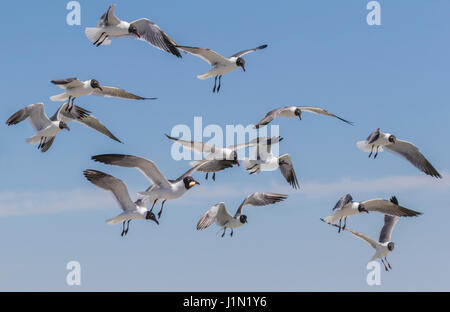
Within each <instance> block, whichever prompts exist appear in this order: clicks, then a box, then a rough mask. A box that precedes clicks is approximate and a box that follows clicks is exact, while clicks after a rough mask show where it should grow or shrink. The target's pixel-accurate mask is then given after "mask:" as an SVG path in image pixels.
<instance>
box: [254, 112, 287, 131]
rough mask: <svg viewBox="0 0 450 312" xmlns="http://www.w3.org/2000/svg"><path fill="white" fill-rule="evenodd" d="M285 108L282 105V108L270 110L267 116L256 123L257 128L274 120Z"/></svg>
mask: <svg viewBox="0 0 450 312" xmlns="http://www.w3.org/2000/svg"><path fill="white" fill-rule="evenodd" d="M284 109H286V107H281V108H277V109H274V110H271V111H270V112H268V113H267V114H266V116H264V118H263V119H261V120H260V121H259V122H258V123H257V124H256V125H255V128H256V129H258V128H260V127H261V126H265V125H267V124H269V123H270V122H271V121H272V120H274V119H275V117H277V116H278V115H279V114H280V112H281V111H283V110H284Z"/></svg>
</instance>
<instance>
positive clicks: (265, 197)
mask: <svg viewBox="0 0 450 312" xmlns="http://www.w3.org/2000/svg"><path fill="white" fill-rule="evenodd" d="M287 197H288V196H287V195H284V194H275V193H259V192H257V193H253V194H251V195H249V196H247V198H246V199H245V200H244V201H243V202H242V204H241V205H240V206H239V208H238V210H237V211H236V214H235V215H234V217H235V218H239V217H240V216H241V214H242V209H243V208H244V206H267V205H271V204H275V203H278V202H280V201H283V200H285V199H286V198H287Z"/></svg>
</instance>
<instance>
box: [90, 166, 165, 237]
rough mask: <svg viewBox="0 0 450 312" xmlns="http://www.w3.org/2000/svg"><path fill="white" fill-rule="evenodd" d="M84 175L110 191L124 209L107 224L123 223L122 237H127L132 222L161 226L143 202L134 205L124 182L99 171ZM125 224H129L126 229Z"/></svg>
mask: <svg viewBox="0 0 450 312" xmlns="http://www.w3.org/2000/svg"><path fill="white" fill-rule="evenodd" d="M83 173H84V176H85V177H86V179H88V180H89V181H90V182H91V183H92V184H94V185H96V186H98V187H100V188H102V189H104V190H107V191H110V192H111V193H112V194H113V195H114V197H115V199H116V200H117V203H118V204H119V206H120V208H122V210H123V212H122V213H121V214H119V215H118V216H117V217H115V218H111V219H108V220H106V223H107V224H110V225H114V224H118V223H120V222H122V234H121V236H124V235H127V233H128V230H129V229H130V222H131V220H152V221H154V222H156V224H159V222H158V220H156V217H155V215H154V214H153V212H151V211H148V210H147V208H146V207H145V205H144V203H143V202H142V200H140V199H138V200H137V201H135V202H134V203H133V201H132V200H131V198H130V194H129V193H128V188H127V186H126V185H125V183H123V182H122V180H120V179H117V178H115V177H113V176H110V175H109V174H106V173H104V172H101V171H97V170H85V171H84V172H83ZM125 223H127V227H126V228H125Z"/></svg>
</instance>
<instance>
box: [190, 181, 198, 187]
mask: <svg viewBox="0 0 450 312" xmlns="http://www.w3.org/2000/svg"><path fill="white" fill-rule="evenodd" d="M196 184H198V185H200V183H198V182H197V181H192V182H191V183H189V187H193V186H195V185H196Z"/></svg>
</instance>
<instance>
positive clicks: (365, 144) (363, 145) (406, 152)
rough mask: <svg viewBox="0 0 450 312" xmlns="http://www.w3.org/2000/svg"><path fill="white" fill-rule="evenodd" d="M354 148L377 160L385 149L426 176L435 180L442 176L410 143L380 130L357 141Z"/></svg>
mask: <svg viewBox="0 0 450 312" xmlns="http://www.w3.org/2000/svg"><path fill="white" fill-rule="evenodd" d="M356 146H357V147H358V148H359V149H360V150H361V151H363V152H367V153H369V158H370V156H372V154H373V152H374V150H375V154H374V156H373V158H374V159H375V158H377V156H378V153H379V152H382V151H383V148H386V150H388V151H389V152H392V153H394V154H397V155H399V156H401V157H403V158H405V159H406V160H408V161H409V162H410V163H411V164H412V165H413V166H415V167H416V168H418V169H420V170H421V171H423V172H424V173H426V174H427V175H430V176H432V177H435V178H442V176H441V175H440V174H439V172H437V170H436V169H434V167H433V165H431V163H430V162H429V161H428V160H427V159H426V158H425V156H423V155H422V153H421V152H419V149H418V148H417V147H416V146H415V145H414V144H412V143H410V142H407V141H402V140H399V139H397V138H396V137H395V135H392V134H390V133H383V132H381V131H380V128H378V129H376V130H375V131H374V132H372V133H371V134H370V135H369V137H368V138H367V139H366V140H365V141H359V142H357V143H356Z"/></svg>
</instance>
